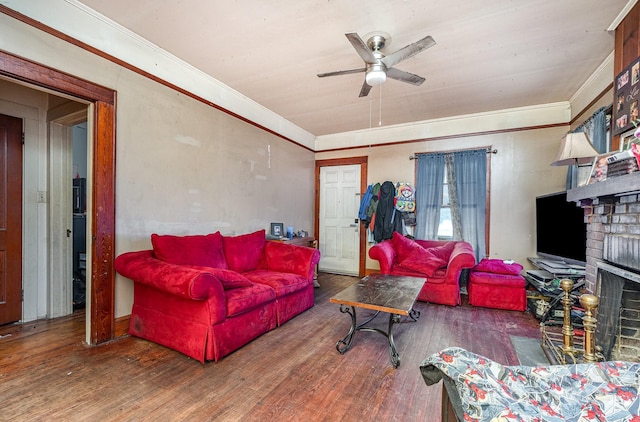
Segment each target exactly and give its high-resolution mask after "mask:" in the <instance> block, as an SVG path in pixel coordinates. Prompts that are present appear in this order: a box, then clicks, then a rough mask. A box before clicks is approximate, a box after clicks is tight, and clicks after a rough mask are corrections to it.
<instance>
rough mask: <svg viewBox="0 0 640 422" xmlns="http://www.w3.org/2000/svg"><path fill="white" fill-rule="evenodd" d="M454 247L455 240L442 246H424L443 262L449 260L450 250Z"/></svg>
mask: <svg viewBox="0 0 640 422" xmlns="http://www.w3.org/2000/svg"><path fill="white" fill-rule="evenodd" d="M455 247H456V242H447V243H445V244H444V245H442V246H434V247H431V248H425V249H426V250H428V251H429V252H431V253H432V254H433V255H435V256H437V257H438V258H440V259H442V260H443V261H445V262H449V258H450V257H451V252H453V248H455Z"/></svg>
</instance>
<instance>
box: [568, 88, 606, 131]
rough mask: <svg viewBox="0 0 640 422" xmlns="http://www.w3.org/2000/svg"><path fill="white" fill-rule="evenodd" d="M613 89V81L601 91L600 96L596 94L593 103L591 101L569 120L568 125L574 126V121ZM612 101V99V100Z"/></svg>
mask: <svg viewBox="0 0 640 422" xmlns="http://www.w3.org/2000/svg"><path fill="white" fill-rule="evenodd" d="M611 89H613V81H611V83H610V84H609V86H607V87H606V88H605V89H603V90H602V92H601V93H600V94H598V95H597V96H596V98H594V99H593V101H591V102H590V103H589V104H587V106H586V107H585V108H583V109H582V110H581V111H580V113H578V114H576V116H575V117H574V118H573V119H571V121H570V122H569V124H570V125H572V124H574V123H575V122H576V120H578V119H579V118H580V116H582V115H583V114H584V113H586V111H587V110H589V109H590V108H591V107H593V105H594V104H595V103H597V102H598V101H600V99H601V98H602V97H604V95H605V94H606V93H607V92H609V90H611ZM612 101H613V98H612Z"/></svg>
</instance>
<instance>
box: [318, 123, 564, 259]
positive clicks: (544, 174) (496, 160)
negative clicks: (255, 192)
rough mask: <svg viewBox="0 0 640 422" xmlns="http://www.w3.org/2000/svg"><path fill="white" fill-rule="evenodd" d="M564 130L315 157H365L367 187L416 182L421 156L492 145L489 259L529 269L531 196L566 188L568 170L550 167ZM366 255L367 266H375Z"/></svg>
mask: <svg viewBox="0 0 640 422" xmlns="http://www.w3.org/2000/svg"><path fill="white" fill-rule="evenodd" d="M567 130H568V126H560V127H553V128H547V129H535V130H527V131H517V132H507V133H498V134H493V135H481V136H469V137H462V138H456V139H444V140H438V141H426V142H424V141H423V142H415V143H407V144H399V145H389V146H380V147H373V148H361V149H357V150H353V151H351V150H349V151H340V152H334V153H318V154H317V155H316V159H330V158H339V157H348V156H363V155H366V156H368V157H369V162H368V170H369V173H368V183H376V182H384V181H385V180H390V181H392V182H399V181H400V182H404V181H407V182H411V183H415V162H414V161H410V160H409V156H411V155H413V154H415V153H420V152H436V151H451V150H455V149H467V148H482V147H491V148H492V149H496V150H497V151H498V153H497V154H491V155H490V158H491V185H490V190H491V194H490V200H491V209H490V233H489V235H490V243H489V245H488V246H489V253H490V257H491V258H499V259H514V260H516V261H517V262H520V263H522V264H523V265H525V266H528V261H527V259H526V258H527V257H529V256H535V252H536V248H535V197H536V196H537V195H541V194H546V193H552V192H558V191H561V190H564V183H565V175H566V168H563V167H551V166H549V163H551V161H553V158H554V157H555V155H556V153H557V148H558V146H559V142H560V139H561V138H562V136H563V135H564V134H565V133H566V132H567ZM377 264H378V263H377V261H372V260H371V259H370V258H368V256H367V268H378V265H377Z"/></svg>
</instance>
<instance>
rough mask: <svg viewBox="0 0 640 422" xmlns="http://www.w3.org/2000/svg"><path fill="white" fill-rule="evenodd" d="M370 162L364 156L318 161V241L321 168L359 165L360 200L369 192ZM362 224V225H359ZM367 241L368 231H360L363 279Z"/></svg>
mask: <svg viewBox="0 0 640 422" xmlns="http://www.w3.org/2000/svg"><path fill="white" fill-rule="evenodd" d="M368 162H369V157H366V156H363V157H350V158H336V159H329V160H316V171H315V181H316V183H315V190H316V192H315V211H314V215H315V223H314V226H315V230H314V232H315V233H314V234H315V237H316V239H320V237H319V236H320V233H319V228H320V168H321V167H328V166H346V165H352V164H359V165H360V195H361V196H360V198H362V195H364V193H365V192H366V191H367V180H368V173H367V165H368ZM358 224H360V223H358ZM366 239H367V233H366V230H362V229H361V230H360V266H359V267H360V268H359V270H358V273H359V276H360V277H363V276H364V274H365V265H366V262H367V260H366V255H365V254H366Z"/></svg>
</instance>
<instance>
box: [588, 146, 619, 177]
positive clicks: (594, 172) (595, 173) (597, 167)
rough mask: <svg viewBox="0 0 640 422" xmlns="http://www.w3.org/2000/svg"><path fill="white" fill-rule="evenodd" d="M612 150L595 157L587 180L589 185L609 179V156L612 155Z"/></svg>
mask: <svg viewBox="0 0 640 422" xmlns="http://www.w3.org/2000/svg"><path fill="white" fill-rule="evenodd" d="M612 154H613V153H612V152H607V153H604V154H600V155H597V156H596V157H595V158H594V159H593V164H592V165H591V172H589V180H588V182H587V184H588V185H591V184H593V183H597V182H602V181H603V180H606V179H607V167H608V165H609V163H608V161H607V158H608V157H609V156H610V155H612Z"/></svg>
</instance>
